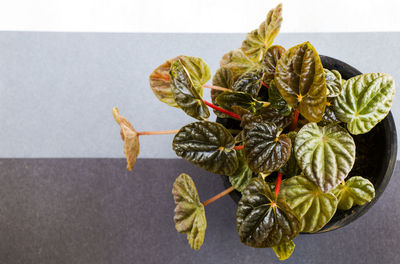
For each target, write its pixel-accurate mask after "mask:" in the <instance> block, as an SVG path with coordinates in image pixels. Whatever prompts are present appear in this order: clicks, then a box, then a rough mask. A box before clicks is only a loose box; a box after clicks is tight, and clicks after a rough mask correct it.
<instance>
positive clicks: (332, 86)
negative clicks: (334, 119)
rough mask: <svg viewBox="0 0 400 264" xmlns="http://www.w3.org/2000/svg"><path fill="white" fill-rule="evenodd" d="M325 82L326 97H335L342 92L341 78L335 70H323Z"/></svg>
mask: <svg viewBox="0 0 400 264" xmlns="http://www.w3.org/2000/svg"><path fill="white" fill-rule="evenodd" d="M324 73H325V82H326V96H327V97H336V96H338V95H339V94H340V91H341V90H342V76H341V75H340V73H339V72H338V71H337V70H332V71H330V70H328V69H324Z"/></svg>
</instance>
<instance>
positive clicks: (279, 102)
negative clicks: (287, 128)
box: [268, 80, 292, 116]
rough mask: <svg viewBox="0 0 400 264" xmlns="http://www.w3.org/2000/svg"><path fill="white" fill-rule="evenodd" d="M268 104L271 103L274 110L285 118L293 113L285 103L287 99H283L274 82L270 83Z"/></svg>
mask: <svg viewBox="0 0 400 264" xmlns="http://www.w3.org/2000/svg"><path fill="white" fill-rule="evenodd" d="M268 102H270V103H271V107H272V108H274V109H276V110H277V111H278V112H279V114H281V115H283V116H287V115H290V113H291V112H292V108H291V107H290V105H289V104H288V103H287V102H286V101H285V99H283V97H282V95H281V93H280V92H279V90H278V88H277V87H276V85H275V82H274V81H273V80H272V81H271V82H270V85H269V88H268Z"/></svg>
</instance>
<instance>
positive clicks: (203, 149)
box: [172, 121, 239, 175]
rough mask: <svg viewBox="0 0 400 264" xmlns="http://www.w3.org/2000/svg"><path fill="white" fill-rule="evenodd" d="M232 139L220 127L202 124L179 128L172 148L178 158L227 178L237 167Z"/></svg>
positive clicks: (224, 129)
mask: <svg viewBox="0 0 400 264" xmlns="http://www.w3.org/2000/svg"><path fill="white" fill-rule="evenodd" d="M234 146H235V139H234V138H233V136H232V135H231V133H229V131H228V130H227V129H226V128H225V127H224V126H222V125H220V124H218V123H214V122H209V121H201V122H195V123H191V124H188V125H186V126H184V127H182V128H181V129H180V130H179V132H178V133H177V134H176V135H175V137H174V140H173V142H172V147H173V149H174V151H175V152H176V154H177V155H178V156H179V157H182V158H184V159H185V160H187V161H189V162H191V163H193V164H195V165H197V166H199V167H201V168H203V169H205V170H207V171H209V172H212V173H216V174H224V175H229V174H231V173H233V172H235V171H236V169H237V168H238V165H239V161H238V158H237V154H236V150H234V149H233V147H234Z"/></svg>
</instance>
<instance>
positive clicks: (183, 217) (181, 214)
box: [172, 173, 207, 250]
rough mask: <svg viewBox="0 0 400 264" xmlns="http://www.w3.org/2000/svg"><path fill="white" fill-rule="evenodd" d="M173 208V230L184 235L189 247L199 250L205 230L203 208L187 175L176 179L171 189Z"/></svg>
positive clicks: (205, 222) (205, 223)
mask: <svg viewBox="0 0 400 264" xmlns="http://www.w3.org/2000/svg"><path fill="white" fill-rule="evenodd" d="M172 194H173V196H174V201H175V204H176V207H175V211H174V212H175V215H174V221H175V228H176V230H177V231H178V232H179V233H182V234H186V235H187V239H188V242H189V245H190V247H191V248H193V249H194V250H199V249H200V247H201V245H202V244H203V241H204V235H205V232H206V228H207V221H206V214H205V211H204V206H203V204H202V203H201V202H200V199H199V195H198V193H197V189H196V186H195V185H194V182H193V180H192V178H190V176H189V175H187V174H184V173H182V174H181V175H179V176H178V178H176V180H175V182H174V186H173V188H172Z"/></svg>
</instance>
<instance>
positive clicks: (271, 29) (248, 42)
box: [241, 4, 282, 62]
mask: <svg viewBox="0 0 400 264" xmlns="http://www.w3.org/2000/svg"><path fill="white" fill-rule="evenodd" d="M281 23H282V4H279V5H278V6H277V7H275V8H274V9H271V10H270V11H269V12H268V15H267V18H266V19H265V21H263V22H262V23H261V25H260V26H259V28H258V29H255V30H253V31H251V32H250V33H248V34H247V35H246V39H245V40H244V41H243V42H242V48H241V49H242V50H243V52H244V53H245V54H246V55H247V56H248V57H249V58H250V59H251V60H252V61H254V62H261V61H262V59H263V58H264V54H265V52H266V50H267V49H268V48H269V47H270V46H271V45H272V42H273V41H274V39H275V37H276V36H277V35H278V33H279V29H280V27H281Z"/></svg>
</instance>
